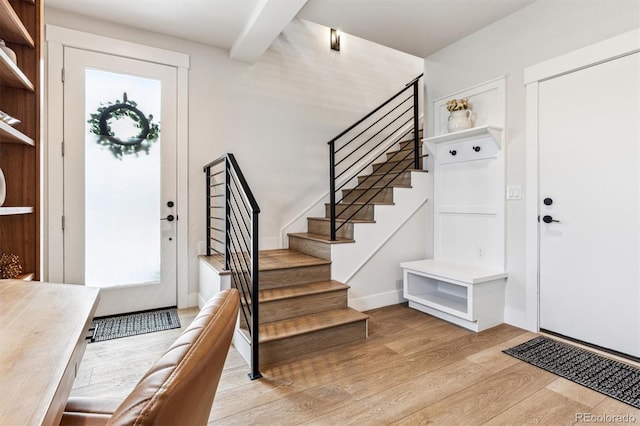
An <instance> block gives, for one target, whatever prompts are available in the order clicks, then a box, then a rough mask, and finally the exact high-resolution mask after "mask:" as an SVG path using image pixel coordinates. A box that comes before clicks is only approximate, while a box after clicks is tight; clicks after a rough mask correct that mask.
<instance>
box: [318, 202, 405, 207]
mask: <svg viewBox="0 0 640 426" xmlns="http://www.w3.org/2000/svg"><path fill="white" fill-rule="evenodd" d="M367 204H369V205H372V206H395V204H396V203H389V202H386V203H385V202H382V201H369V202H368V203H362V202H360V201H353V202H351V203H342V202H339V203H338V204H336V205H337V206H350V205H358V206H362V205H367ZM329 205H330V204H329V203H325V206H329Z"/></svg>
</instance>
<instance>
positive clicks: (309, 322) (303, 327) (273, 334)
mask: <svg viewBox="0 0 640 426" xmlns="http://www.w3.org/2000/svg"><path fill="white" fill-rule="evenodd" d="M368 318H369V316H368V315H366V314H363V313H362V312H358V311H356V310H355V309H351V308H344V309H334V310H331V311H325V312H319V313H317V314H312V315H306V316H303V317H297V318H292V319H287V320H283V321H276V322H272V323H268V324H262V325H261V326H260V331H259V336H260V343H266V342H270V341H274V340H281V339H286V338H289V337H293V336H299V335H302V334H307V333H312V332H314V331H319V330H324V329H327V328H331V327H336V326H339V325H344V324H351V323H354V322H358V321H364V320H367V319H368Z"/></svg>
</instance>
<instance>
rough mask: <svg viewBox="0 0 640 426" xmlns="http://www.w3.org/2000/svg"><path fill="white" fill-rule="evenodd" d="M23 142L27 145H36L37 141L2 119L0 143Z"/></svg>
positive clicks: (0, 123)
mask: <svg viewBox="0 0 640 426" xmlns="http://www.w3.org/2000/svg"><path fill="white" fill-rule="evenodd" d="M3 142H4V143H23V144H25V145H31V146H35V142H34V140H33V139H31V138H30V137H29V136H27V135H25V134H24V133H22V132H21V131H19V130H16V129H15V128H13V127H12V126H10V125H8V124H7V123H5V122H4V121H0V143H3Z"/></svg>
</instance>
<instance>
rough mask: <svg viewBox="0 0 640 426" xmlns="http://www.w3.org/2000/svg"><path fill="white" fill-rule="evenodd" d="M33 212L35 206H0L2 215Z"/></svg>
mask: <svg viewBox="0 0 640 426" xmlns="http://www.w3.org/2000/svg"><path fill="white" fill-rule="evenodd" d="M29 213H33V207H0V216H12V215H16V214H29Z"/></svg>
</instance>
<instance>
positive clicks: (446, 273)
mask: <svg viewBox="0 0 640 426" xmlns="http://www.w3.org/2000/svg"><path fill="white" fill-rule="evenodd" d="M400 267H401V268H404V269H407V270H410V271H415V272H419V273H421V275H425V276H429V277H432V278H435V279H439V280H444V281H457V282H460V283H465V284H479V283H483V282H487V281H493V280H498V279H501V278H506V277H507V275H508V274H507V273H506V272H504V271H496V270H492V269H487V268H482V267H478V266H473V265H469V264H463V263H457V262H451V261H446V260H436V259H426V260H417V261H414V262H403V263H401V264H400Z"/></svg>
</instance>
